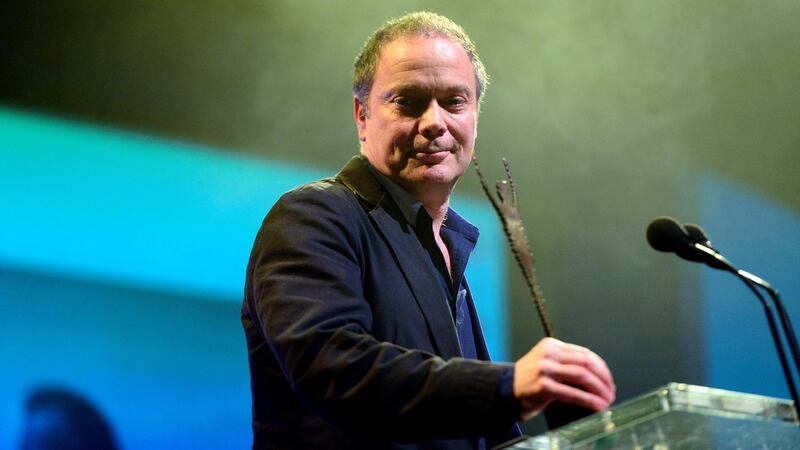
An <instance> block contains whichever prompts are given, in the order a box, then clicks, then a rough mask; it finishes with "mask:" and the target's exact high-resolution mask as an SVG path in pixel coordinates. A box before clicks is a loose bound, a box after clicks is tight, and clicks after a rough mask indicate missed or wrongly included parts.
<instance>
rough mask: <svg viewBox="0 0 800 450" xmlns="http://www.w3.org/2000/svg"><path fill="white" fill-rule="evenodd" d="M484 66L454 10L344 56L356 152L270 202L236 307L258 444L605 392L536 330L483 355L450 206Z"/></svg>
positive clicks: (595, 371) (436, 423)
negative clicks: (350, 71)
mask: <svg viewBox="0 0 800 450" xmlns="http://www.w3.org/2000/svg"><path fill="white" fill-rule="evenodd" d="M485 83H486V75H485V72H484V69H483V65H482V64H481V62H480V59H479V58H478V55H477V53H476V51H475V48H474V45H473V44H472V42H471V41H470V40H469V38H468V37H467V36H466V34H465V33H464V32H463V30H462V29H461V28H460V27H459V26H458V25H456V24H454V23H453V22H451V21H450V20H449V19H446V18H444V17H441V16H438V15H435V14H431V13H413V14H409V15H406V16H403V17H401V18H399V19H396V20H393V21H390V22H388V23H387V24H385V25H384V26H383V27H381V28H380V29H378V30H377V31H376V32H375V34H374V35H373V36H372V37H371V38H370V39H369V40H368V41H367V43H366V44H365V46H364V49H363V50H362V52H361V54H360V55H359V57H358V59H357V61H356V68H355V72H354V86H353V90H354V99H353V104H354V117H355V123H356V128H357V130H358V137H359V140H360V142H361V155H360V156H358V157H355V158H353V159H352V160H351V161H350V162H349V163H348V164H347V165H346V166H345V167H344V168H343V169H342V171H341V172H339V174H338V175H337V176H336V178H332V179H325V180H321V181H319V182H315V183H311V184H308V185H305V186H301V187H299V188H297V189H295V190H293V191H291V192H289V193H287V194H285V195H284V196H283V197H282V198H281V199H280V200H279V201H278V202H277V203H276V204H275V206H274V207H273V208H272V210H271V211H270V212H269V214H268V215H267V218H266V219H265V220H264V223H263V225H262V228H261V230H260V231H259V233H258V236H257V237H256V242H255V244H254V247H253V252H252V255H251V258H250V262H249V264H248V268H247V282H246V286H245V302H244V306H243V309H242V321H243V324H244V327H245V333H246V336H247V340H248V348H249V357H250V370H251V385H252V392H253V430H254V448H273V447H275V448H370V449H371V448H453V449H456V448H485V447H486V446H492V445H496V444H498V443H501V442H503V441H504V440H506V439H508V438H510V437H513V436H514V435H515V434H518V433H519V431H518V429H516V426H515V423H514V422H515V421H516V420H518V419H528V418H530V417H532V416H534V415H535V414H536V413H537V412H539V411H541V410H542V409H543V408H544V407H546V406H547V405H548V404H549V403H551V402H552V401H554V400H558V401H562V402H566V403H573V404H576V405H580V406H583V407H586V408H591V409H593V410H600V409H603V408H605V407H607V406H608V405H609V404H610V403H611V402H612V401H613V399H614V384H613V380H612V378H611V374H610V373H609V371H608V368H607V367H606V365H605V363H604V362H603V360H602V359H600V358H599V357H598V356H597V355H595V354H594V353H592V352H590V351H589V350H587V349H584V348H581V347H577V346H574V345H570V344H566V343H562V342H560V341H557V340H555V339H545V340H543V341H541V342H540V343H539V344H537V345H536V346H535V347H533V348H532V349H531V351H530V352H529V353H528V354H526V355H525V356H523V357H522V358H521V359H520V360H519V361H517V362H516V363H515V364H513V365H511V364H495V363H490V362H488V359H489V355H488V352H487V351H486V346H485V343H484V340H483V335H482V332H481V329H480V325H479V323H478V317H477V315H476V313H475V308H474V305H473V302H472V297H471V295H470V293H469V288H468V286H467V283H466V280H465V279H464V277H463V273H464V268H465V266H466V263H467V260H468V257H469V253H470V251H471V250H472V248H473V246H474V245H475V242H476V239H477V236H478V231H477V229H475V228H474V227H473V226H472V225H470V224H469V223H468V222H466V221H465V220H464V219H462V218H461V217H460V216H458V214H456V213H455V212H454V211H452V210H451V209H449V207H448V202H449V199H450V194H451V192H452V190H453V188H454V187H455V184H456V181H457V180H458V178H459V177H460V176H461V175H462V174H463V173H464V171H465V170H466V169H467V167H468V165H469V162H470V158H471V156H472V152H473V150H474V145H475V136H476V131H477V120H478V110H479V108H478V105H479V102H480V98H481V95H482V94H483V92H484V90H485Z"/></svg>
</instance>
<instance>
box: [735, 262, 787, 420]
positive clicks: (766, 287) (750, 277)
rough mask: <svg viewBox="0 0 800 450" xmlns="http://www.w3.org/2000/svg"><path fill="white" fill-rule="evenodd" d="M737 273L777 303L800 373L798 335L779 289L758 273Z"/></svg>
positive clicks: (782, 324) (777, 309)
mask: <svg viewBox="0 0 800 450" xmlns="http://www.w3.org/2000/svg"><path fill="white" fill-rule="evenodd" d="M737 273H738V275H739V276H740V277H743V278H745V279H747V280H748V281H749V282H750V283H755V284H757V285H758V286H760V287H761V288H762V289H764V290H765V291H767V293H768V294H769V296H770V298H771V299H772V303H773V304H774V305H775V311H776V312H777V313H778V318H779V319H780V321H781V327H782V328H783V334H784V335H785V337H786V342H787V343H788V344H789V350H791V352H792V358H793V359H794V364H795V368H796V369H797V373H798V374H800V349H799V348H798V345H797V336H795V334H794V328H793V327H792V322H791V321H790V320H789V314H788V313H787V312H786V308H784V306H783V301H782V300H781V296H780V294H778V291H777V290H776V289H775V288H774V287H772V285H771V284H769V283H767V281H766V280H764V279H763V278H760V277H757V276H756V275H753V274H752V273H750V272H747V271H745V270H741V269H740V270H739V271H738V272H737ZM799 406H800V405H799Z"/></svg>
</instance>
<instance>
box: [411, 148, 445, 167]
mask: <svg viewBox="0 0 800 450" xmlns="http://www.w3.org/2000/svg"><path fill="white" fill-rule="evenodd" d="M449 154H450V151H449V150H425V151H419V152H416V153H415V154H414V157H415V158H416V159H417V160H418V161H419V162H421V163H423V164H438V163H440V162H442V161H444V160H445V158H447V155H449Z"/></svg>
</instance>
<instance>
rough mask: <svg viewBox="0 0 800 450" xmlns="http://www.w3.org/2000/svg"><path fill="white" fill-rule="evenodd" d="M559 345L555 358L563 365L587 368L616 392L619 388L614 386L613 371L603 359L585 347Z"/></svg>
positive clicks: (566, 344) (564, 343) (563, 343)
mask: <svg viewBox="0 0 800 450" xmlns="http://www.w3.org/2000/svg"><path fill="white" fill-rule="evenodd" d="M558 344H559V345H558V346H557V350H558V352H557V354H556V355H554V357H555V358H556V359H557V360H558V361H559V362H560V363H561V364H568V365H578V366H582V367H586V368H587V369H589V370H591V371H592V373H594V374H595V375H597V376H598V377H599V378H600V379H601V380H602V381H603V383H604V384H605V385H606V386H608V388H609V389H610V390H611V391H612V392H616V390H617V387H616V385H615V384H614V377H613V376H612V375H611V370H610V369H609V368H608V365H607V364H606V362H605V361H604V360H603V358H601V357H600V356H598V355H597V354H596V353H594V352H593V351H591V350H589V349H588V348H585V347H581V346H578V345H574V344H568V343H566V342H560V341H559V342H558Z"/></svg>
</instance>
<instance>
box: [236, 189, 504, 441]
mask: <svg viewBox="0 0 800 450" xmlns="http://www.w3.org/2000/svg"><path fill="white" fill-rule="evenodd" d="M359 214H361V216H359ZM365 214H366V213H365V211H364V210H363V208H362V205H361V204H360V203H358V201H357V200H356V199H355V198H354V197H353V196H352V194H350V193H349V191H346V190H345V189H344V188H341V189H338V190H337V189H330V188H322V187H319V186H316V187H315V186H314V185H311V186H307V187H304V188H301V189H299V190H296V191H292V192H290V193H288V194H286V195H284V196H283V197H282V198H281V199H280V200H279V201H278V203H277V204H276V206H274V207H273V209H272V210H271V211H270V213H269V214H268V215H267V218H266V219H265V220H264V223H263V225H262V228H261V230H259V233H258V236H257V238H256V243H255V245H254V249H253V253H252V255H251V261H250V264H249V266H248V271H249V273H248V277H250V278H251V279H252V282H251V283H250V285H249V287H248V289H250V290H252V292H250V294H251V297H250V298H251V299H252V304H250V305H248V306H249V307H250V308H251V315H252V316H253V317H254V318H255V319H256V320H257V322H258V324H259V326H260V329H261V330H262V332H263V335H264V338H265V341H266V342H267V345H269V347H270V349H271V350H272V353H273V354H274V355H275V357H276V359H277V361H278V364H279V366H280V368H281V371H282V372H283V374H284V376H285V378H286V380H287V381H288V382H289V384H290V386H292V388H293V389H294V391H295V393H296V395H297V396H298V397H300V398H301V401H302V402H304V404H306V406H307V407H309V408H314V409H315V410H316V411H318V412H319V413H321V414H324V415H326V416H327V417H329V418H330V419H331V420H334V421H335V422H337V423H338V424H340V425H341V426H342V427H344V428H348V427H355V428H356V429H357V431H358V432H359V433H374V434H375V435H380V436H382V437H384V438H393V439H397V440H414V439H423V438H449V437H467V436H478V435H497V434H501V435H502V434H504V431H506V430H508V429H509V427H511V426H512V424H513V423H514V420H515V418H516V417H515V414H516V411H515V410H514V409H515V408H513V407H510V406H509V403H508V400H507V399H503V398H501V395H500V394H499V392H498V391H499V389H498V387H499V383H500V380H501V378H502V377H503V373H504V371H506V369H507V368H508V367H509V366H508V365H507V364H493V363H488V362H484V361H475V360H466V359H462V358H453V359H450V360H447V361H445V360H443V359H442V358H440V357H438V356H436V355H434V354H431V353H428V352H424V351H421V350H417V349H410V348H404V347H401V346H399V345H396V344H393V343H391V342H383V341H379V340H377V339H376V338H375V337H373V336H372V334H371V328H372V314H371V310H370V304H369V302H368V301H367V299H365V298H364V293H363V288H362V285H363V283H362V279H363V278H362V277H363V271H364V270H365V269H366V268H365V267H364V264H365V262H364V261H365V259H364V254H363V252H364V251H365V249H364V248H363V245H362V242H363V241H362V239H361V234H362V233H366V232H369V230H368V224H367V223H366V222H368V220H365V221H360V220H359V219H358V218H359V217H366V216H365ZM372 232H374V231H372ZM506 373H507V372H506Z"/></svg>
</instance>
